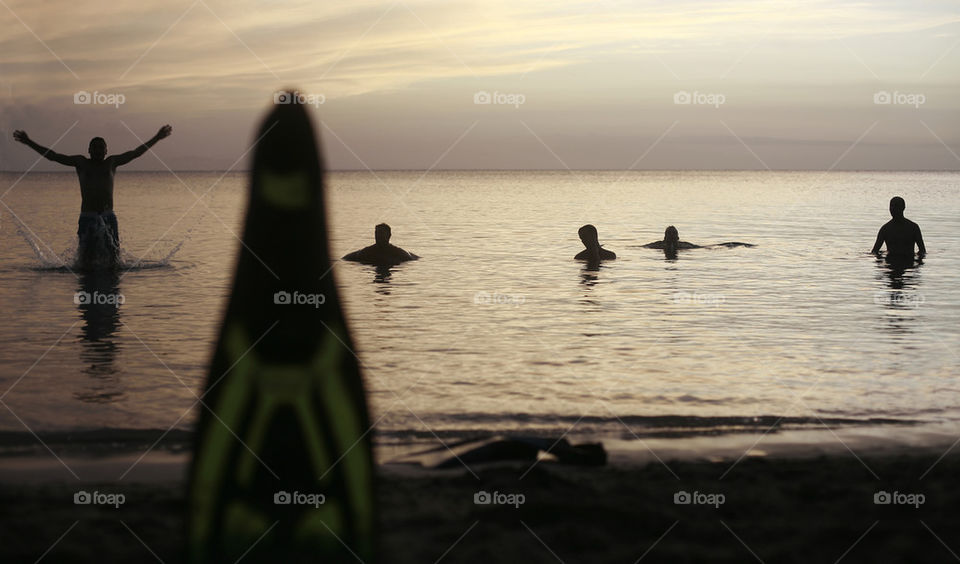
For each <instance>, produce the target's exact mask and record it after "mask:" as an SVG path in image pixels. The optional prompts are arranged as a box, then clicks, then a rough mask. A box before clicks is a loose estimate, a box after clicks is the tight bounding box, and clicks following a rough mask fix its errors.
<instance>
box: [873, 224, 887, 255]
mask: <svg viewBox="0 0 960 564" xmlns="http://www.w3.org/2000/svg"><path fill="white" fill-rule="evenodd" d="M884 227H886V226H884ZM884 227H881V228H880V231H879V232H877V242H876V243H874V244H873V250H872V251H870V252H871V253H873V254H875V255H876V254H879V253H880V247H882V246H883V240H884V238H885V237H884V236H883V229H884Z"/></svg>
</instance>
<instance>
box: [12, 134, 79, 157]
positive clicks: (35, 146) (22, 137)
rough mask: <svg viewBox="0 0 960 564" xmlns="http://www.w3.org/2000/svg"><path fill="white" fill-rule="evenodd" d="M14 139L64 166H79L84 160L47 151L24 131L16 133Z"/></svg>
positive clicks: (50, 150)
mask: <svg viewBox="0 0 960 564" xmlns="http://www.w3.org/2000/svg"><path fill="white" fill-rule="evenodd" d="M13 138H14V139H15V140H17V141H19V142H21V143H23V144H24V145H26V146H27V147H30V148H31V149H33V150H34V151H36V152H38V153H40V156H42V157H44V158H46V159H50V160H51V161H53V162H57V163H60V164H62V165H67V166H77V164H78V163H79V162H80V161H81V160H82V159H83V155H70V156H68V155H61V154H60V153H58V152H56V151H54V150H52V149H47V148H46V147H43V146H41V145H38V144H37V143H34V142H33V139H30V137H29V136H28V135H27V132H26V131H23V130H22V129H18V130H16V131H14V132H13Z"/></svg>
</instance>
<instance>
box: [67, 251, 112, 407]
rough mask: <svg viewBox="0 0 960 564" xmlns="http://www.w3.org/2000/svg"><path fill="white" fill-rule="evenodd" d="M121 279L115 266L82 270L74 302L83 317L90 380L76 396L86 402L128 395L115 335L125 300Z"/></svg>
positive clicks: (85, 361)
mask: <svg viewBox="0 0 960 564" xmlns="http://www.w3.org/2000/svg"><path fill="white" fill-rule="evenodd" d="M119 281H120V277H119V273H118V272H117V271H115V270H112V269H111V270H105V271H91V272H83V273H81V274H80V286H79V288H78V289H77V293H76V294H75V295H74V303H76V304H77V309H78V310H80V317H81V318H82V319H83V324H82V326H81V327H80V342H81V343H80V344H81V347H80V363H81V367H82V368H81V371H82V372H83V374H84V375H86V376H87V377H88V380H86V382H85V385H86V389H83V390H80V391H77V392H75V393H74V397H75V398H76V399H78V400H80V401H83V402H88V403H110V402H116V401H120V400H122V399H123V398H124V391H123V389H122V387H121V379H120V370H119V369H118V368H117V367H116V360H117V354H118V353H119V351H120V346H119V345H118V343H117V340H116V337H115V336H114V333H116V331H117V328H118V326H119V325H120V306H121V305H122V303H123V301H124V300H123V294H121V293H120V288H119Z"/></svg>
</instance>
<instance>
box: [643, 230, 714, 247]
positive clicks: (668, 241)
mask: <svg viewBox="0 0 960 564" xmlns="http://www.w3.org/2000/svg"><path fill="white" fill-rule="evenodd" d="M643 247H646V248H648V249H667V250H676V249H700V248H702V247H701V246H700V245H694V244H693V243H688V242H687V241H681V240H680V232H679V231H677V228H676V227H674V226H672V225H671V226H669V227H667V228H666V230H664V232H663V241H653V242H652V243H647V244H646V245H643Z"/></svg>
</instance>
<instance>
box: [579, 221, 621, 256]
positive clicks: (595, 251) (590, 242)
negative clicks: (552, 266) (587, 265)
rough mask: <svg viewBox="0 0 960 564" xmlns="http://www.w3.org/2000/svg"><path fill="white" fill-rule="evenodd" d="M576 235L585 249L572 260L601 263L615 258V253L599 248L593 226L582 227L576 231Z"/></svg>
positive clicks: (597, 237) (598, 241)
mask: <svg viewBox="0 0 960 564" xmlns="http://www.w3.org/2000/svg"><path fill="white" fill-rule="evenodd" d="M577 234H578V235H579V236H580V241H581V242H582V243H583V246H584V247H586V248H585V249H584V250H582V251H580V252H579V253H577V255H576V256H574V257H573V258H574V260H586V261H601V260H613V259H615V258H617V254H616V253H614V252H613V251H610V250H607V249H604V248H603V247H601V246H600V240H599V235H598V233H597V228H596V227H594V226H593V225H590V224H589V223H588V224H587V225H584V226H583V227H581V228H580V229H579V230H578V231H577Z"/></svg>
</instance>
